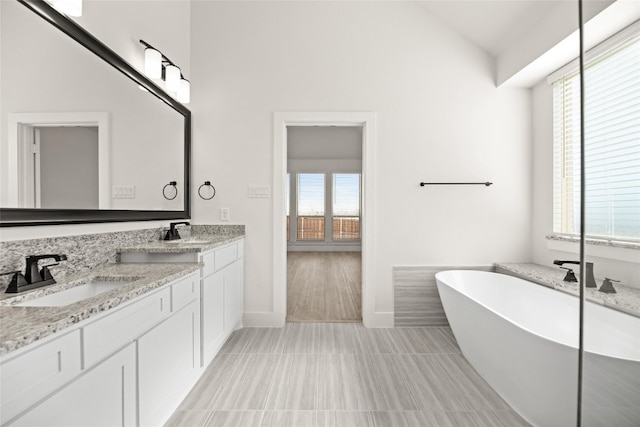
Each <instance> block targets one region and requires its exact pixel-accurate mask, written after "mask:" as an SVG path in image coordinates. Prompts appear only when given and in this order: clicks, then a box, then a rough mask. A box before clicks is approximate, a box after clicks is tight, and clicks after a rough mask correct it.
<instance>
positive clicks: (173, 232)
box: [164, 221, 190, 240]
mask: <svg viewBox="0 0 640 427" xmlns="http://www.w3.org/2000/svg"><path fill="white" fill-rule="evenodd" d="M181 224H184V225H190V224H189V222H188V221H181V222H171V223H169V229H168V230H167V234H165V235H164V240H177V239H179V238H180V233H178V230H177V229H176V225H181Z"/></svg>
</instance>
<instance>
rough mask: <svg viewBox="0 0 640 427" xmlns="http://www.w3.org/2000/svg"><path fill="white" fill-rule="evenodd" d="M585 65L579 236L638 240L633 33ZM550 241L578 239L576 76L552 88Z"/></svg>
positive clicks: (638, 117)
mask: <svg viewBox="0 0 640 427" xmlns="http://www.w3.org/2000/svg"><path fill="white" fill-rule="evenodd" d="M607 43H609V45H608V46H605V47H606V48H605V49H603V48H602V46H599V47H597V48H596V49H594V50H597V51H598V52H599V53H598V54H597V55H596V56H594V57H592V58H591V59H589V60H588V62H586V64H585V220H586V224H585V230H586V234H587V235H589V236H593V237H604V238H609V239H614V240H640V33H639V31H638V27H637V26H636V27H635V30H634V31H631V32H629V31H627V32H626V36H625V37H623V38H622V40H621V38H620V37H618V38H617V40H615V43H612V42H610V41H609V42H605V43H603V45H606V44H607ZM553 128H554V135H553V138H554V153H553V161H554V206H553V223H554V225H553V227H554V232H555V233H562V234H574V235H575V234H579V231H580V75H579V70H575V69H574V70H571V71H567V72H565V73H563V75H562V76H561V77H560V78H558V79H557V80H555V81H554V82H553Z"/></svg>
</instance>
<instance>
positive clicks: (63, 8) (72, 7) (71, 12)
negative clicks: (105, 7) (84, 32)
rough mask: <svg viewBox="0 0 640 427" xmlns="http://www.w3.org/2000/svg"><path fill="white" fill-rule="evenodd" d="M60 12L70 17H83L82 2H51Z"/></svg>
mask: <svg viewBox="0 0 640 427" xmlns="http://www.w3.org/2000/svg"><path fill="white" fill-rule="evenodd" d="M49 3H51V6H53V7H54V8H55V9H56V10H57V11H58V12H62V13H64V14H65V15H68V16H76V17H77V16H82V0H49Z"/></svg>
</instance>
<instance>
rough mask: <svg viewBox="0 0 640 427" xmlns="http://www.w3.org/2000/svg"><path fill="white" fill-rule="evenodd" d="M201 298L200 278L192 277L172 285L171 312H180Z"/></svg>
mask: <svg viewBox="0 0 640 427" xmlns="http://www.w3.org/2000/svg"><path fill="white" fill-rule="evenodd" d="M199 297H200V278H199V277H197V276H195V275H193V274H192V275H191V276H188V277H186V278H184V279H182V280H180V281H179V282H177V283H174V284H173V285H171V311H172V312H174V313H175V312H176V311H178V310H180V309H181V308H182V307H184V306H185V305H187V304H189V302H191V301H193V300H195V299H198V298H199Z"/></svg>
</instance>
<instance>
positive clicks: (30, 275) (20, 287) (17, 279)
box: [5, 254, 67, 294]
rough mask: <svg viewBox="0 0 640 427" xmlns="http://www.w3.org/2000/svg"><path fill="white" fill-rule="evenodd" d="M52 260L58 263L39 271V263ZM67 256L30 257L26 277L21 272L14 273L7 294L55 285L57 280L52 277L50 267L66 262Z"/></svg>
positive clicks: (27, 259)
mask: <svg viewBox="0 0 640 427" xmlns="http://www.w3.org/2000/svg"><path fill="white" fill-rule="evenodd" d="M49 258H52V259H54V260H56V261H57V263H56V264H49V265H45V266H43V267H42V268H41V269H40V271H38V261H40V260H41V259H49ZM66 260H67V256H66V255H64V254H52V255H30V256H28V257H27V258H26V262H27V267H26V269H25V272H24V275H23V274H22V273H21V272H19V271H15V272H13V273H14V275H13V278H12V279H11V282H10V283H9V286H8V287H7V290H6V291H5V292H6V293H10V294H14V293H18V292H22V291H28V290H30V289H36V288H41V287H43V286H47V285H53V284H54V283H56V280H55V279H54V278H53V276H52V275H51V271H49V267H51V266H54V265H58V263H59V262H60V261H66Z"/></svg>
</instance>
